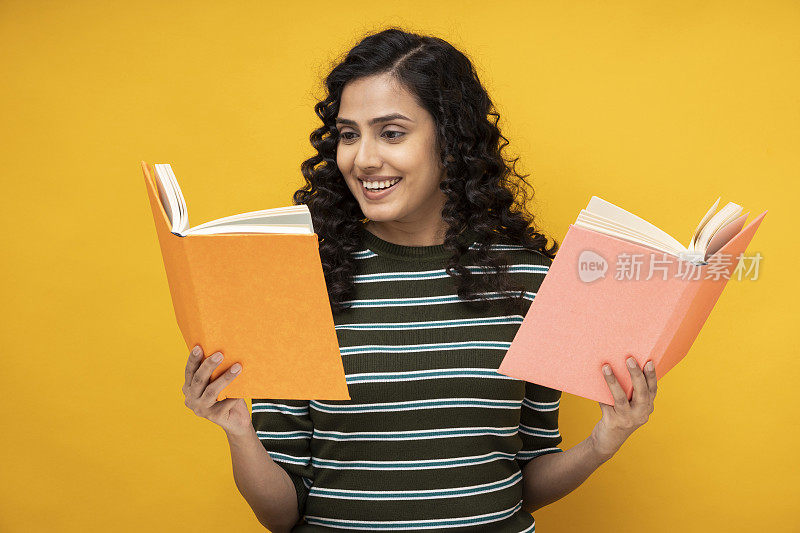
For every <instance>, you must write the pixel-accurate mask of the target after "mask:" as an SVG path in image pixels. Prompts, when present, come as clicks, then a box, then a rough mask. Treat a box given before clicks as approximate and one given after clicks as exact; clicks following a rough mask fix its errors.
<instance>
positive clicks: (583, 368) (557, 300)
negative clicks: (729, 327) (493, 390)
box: [498, 211, 767, 405]
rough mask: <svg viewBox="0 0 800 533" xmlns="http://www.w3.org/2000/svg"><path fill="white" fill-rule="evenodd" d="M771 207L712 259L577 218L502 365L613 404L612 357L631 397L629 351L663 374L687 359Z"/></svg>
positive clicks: (532, 378)
mask: <svg viewBox="0 0 800 533" xmlns="http://www.w3.org/2000/svg"><path fill="white" fill-rule="evenodd" d="M766 213H767V212H766V211H764V212H763V213H761V214H760V215H758V216H757V217H756V218H755V219H753V220H752V221H751V222H750V223H749V224H748V225H747V227H745V228H744V229H741V231H739V232H738V233H736V234H735V235H734V236H733V237H732V238H731V239H730V240H729V241H728V242H727V243H726V244H725V245H724V246H722V248H720V249H719V250H717V251H716V253H714V254H713V255H711V256H710V257H709V258H708V259H707V262H708V264H705V265H693V264H692V263H690V262H689V261H685V260H684V259H681V258H679V257H677V256H674V255H671V254H666V253H664V252H661V251H659V250H656V249H654V248H650V247H648V246H642V245H639V244H636V243H633V242H629V241H626V240H623V239H618V238H615V237H612V236H609V235H606V234H604V233H600V232H597V231H592V230H590V229H587V228H584V227H581V226H578V225H575V224H571V225H570V226H569V229H568V230H567V234H566V236H565V237H564V240H563V242H562V244H561V246H560V248H559V250H558V252H557V254H556V257H555V259H554V260H553V263H552V264H551V265H550V269H549V271H548V273H547V275H546V276H545V278H544V280H542V283H541V285H540V287H539V290H538V292H537V294H536V296H535V297H534V300H533V302H532V303H531V306H530V308H529V309H528V312H527V313H526V315H525V318H524V319H523V322H522V324H521V325H520V327H519V329H518V330H517V334H516V336H515V337H514V339H513V341H512V343H511V346H510V348H509V350H508V352H506V355H505V356H504V358H503V361H502V362H501V364H500V367H499V368H498V372H499V373H501V374H503V375H506V376H509V377H513V378H517V379H522V380H525V381H528V382H531V383H536V384H539V385H543V386H546V387H549V388H552V389H557V390H560V391H564V392H568V393H570V394H574V395H576V396H581V397H584V398H588V399H591V400H595V401H598V402H603V403H607V404H611V405H613V403H614V399H613V397H612V395H611V391H610V390H609V388H608V384H607V383H606V381H605V378H604V377H603V374H602V365H603V364H605V363H608V364H609V365H611V368H612V369H613V371H614V375H615V376H616V378H617V380H618V381H619V383H620V385H621V386H622V389H623V390H624V391H625V392H626V393H627V395H628V399H631V397H632V394H633V383H632V381H631V378H630V374H629V373H628V370H627V368H626V366H625V360H626V359H627V357H628V356H629V355H631V356H633V357H634V358H635V359H636V361H637V362H638V363H639V367H640V368H642V367H643V365H644V364H645V363H646V362H647V361H648V360H650V359H652V360H653V363H654V364H655V371H656V376H657V378H658V379H661V377H662V376H664V375H665V374H666V373H667V372H668V371H669V370H670V369H671V368H672V367H674V366H675V365H676V364H677V363H678V362H679V361H680V360H681V359H683V357H684V356H685V355H686V354H687V353H688V351H689V348H691V346H692V344H693V343H694V340H695V338H696V337H697V335H698V333H699V332H700V329H701V328H702V327H703V324H705V322H706V319H707V318H708V316H709V314H710V313H711V310H712V308H713V307H714V305H715V304H716V302H717V299H718V298H719V296H720V294H721V293H722V290H723V289H724V288H725V285H726V283H727V282H728V281H729V278H730V275H731V272H732V271H733V270H734V269H735V268H736V266H737V263H738V255H739V254H740V253H743V252H744V251H745V249H746V248H747V245H748V244H749V243H750V240H751V239H752V238H753V235H754V234H755V231H756V229H758V226H759V224H761V221H762V219H763V218H764V216H765V215H766ZM745 218H746V215H744V216H742V217H740V219H738V220H737V222H739V221H740V222H741V224H740V225H739V226H738V227H739V228H741V225H742V224H743V223H744V219H745ZM637 260H638V261H639V262H638V264H639V269H640V270H639V273H638V274H637V275H636V276H634V274H633V273H634V271H635V268H630V267H631V266H632V265H635V264H636V263H637ZM620 261H624V262H626V265H624V268H617V263H618V262H620ZM615 272H627V274H626V275H617V274H616V273H615ZM618 278H619V279H618ZM647 278H649V279H647Z"/></svg>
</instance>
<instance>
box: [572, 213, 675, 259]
mask: <svg viewBox="0 0 800 533" xmlns="http://www.w3.org/2000/svg"><path fill="white" fill-rule="evenodd" d="M575 224H576V225H578V226H583V227H585V228H587V229H591V230H594V231H601V232H603V233H606V234H608V235H612V236H614V237H618V238H621V239H625V240H628V241H631V242H635V243H638V244H643V245H646V246H650V247H651V248H656V249H658V250H661V251H663V252H667V253H670V254H673V255H678V254H680V253H681V252H682V251H683V250H681V249H678V250H676V249H673V248H670V247H666V246H664V244H663V243H661V242H659V241H656V240H655V239H652V238H650V237H648V236H647V235H644V234H642V233H639V232H637V231H633V230H631V229H629V228H627V227H626V226H621V225H619V224H617V223H616V222H614V221H613V220H609V219H607V218H605V217H601V216H599V215H594V214H592V213H590V212H588V211H586V210H585V209H581V212H580V214H579V215H578V219H577V220H576V221H575Z"/></svg>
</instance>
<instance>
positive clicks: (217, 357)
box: [211, 352, 222, 363]
mask: <svg viewBox="0 0 800 533" xmlns="http://www.w3.org/2000/svg"><path fill="white" fill-rule="evenodd" d="M211 360H212V361H214V362H215V363H219V362H220V361H222V354H221V353H219V352H217V353H215V354H214V355H212V356H211Z"/></svg>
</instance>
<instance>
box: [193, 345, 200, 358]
mask: <svg viewBox="0 0 800 533" xmlns="http://www.w3.org/2000/svg"><path fill="white" fill-rule="evenodd" d="M198 355H200V345H199V344H198V345H197V346H195V347H194V348H192V357H197V356H198Z"/></svg>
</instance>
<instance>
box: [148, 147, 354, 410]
mask: <svg viewBox="0 0 800 533" xmlns="http://www.w3.org/2000/svg"><path fill="white" fill-rule="evenodd" d="M141 164H142V171H143V173H144V178H145V185H146V188H147V195H148V198H149V200H150V207H151V209H152V212H153V220H154V221H155V227H156V236H157V238H158V242H159V245H160V248H161V254H162V258H163V261H164V269H165V271H166V276H167V282H168V284H169V291H170V295H171V297H172V303H173V307H174V310H175V318H176V320H177V322H178V327H179V328H180V331H181V333H182V335H183V339H184V341H185V343H186V347H187V351H186V353H185V354H184V357H188V355H189V349H191V348H192V347H193V346H194V345H196V344H200V345H201V346H202V347H203V352H204V355H205V357H210V356H211V355H212V354H213V353H214V352H217V351H221V352H222V353H223V355H224V356H225V358H224V359H223V361H222V363H220V364H219V365H218V366H217V368H216V369H215V370H214V372H213V373H212V375H211V380H214V379H216V378H217V376H219V375H220V374H221V373H223V372H225V371H226V370H228V369H229V368H230V367H231V366H232V365H233V364H234V363H236V362H238V363H240V364H241V365H242V371H241V373H240V374H239V376H237V377H236V378H235V379H234V380H233V381H232V382H231V383H229V384H228V386H227V387H225V389H223V390H222V392H221V393H220V394H219V396H218V397H217V400H224V399H225V398H279V399H287V400H289V399H296V400H306V399H320V400H349V399H350V394H349V393H348V389H347V382H346V380H345V374H344V366H343V364H342V359H341V354H340V352H339V342H338V339H337V337H336V331H335V329H334V323H333V315H332V311H331V307H330V303H329V299H328V292H327V287H326V285H325V277H324V274H323V271H322V262H321V260H320V257H319V241H318V236H317V235H316V234H289V233H269V234H268V233H226V234H216V235H187V236H179V235H176V234H174V233H172V231H171V224H170V221H169V217H168V216H167V212H166V210H165V209H164V206H163V205H162V204H161V200H160V197H159V194H158V188H157V185H156V183H155V181H154V178H153V176H154V174H153V173H152V169H151V168H150V167H149V166H148V165H147V163H145V162H144V161H142V162H141Z"/></svg>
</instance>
